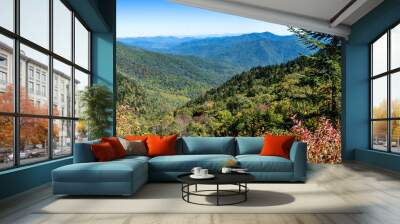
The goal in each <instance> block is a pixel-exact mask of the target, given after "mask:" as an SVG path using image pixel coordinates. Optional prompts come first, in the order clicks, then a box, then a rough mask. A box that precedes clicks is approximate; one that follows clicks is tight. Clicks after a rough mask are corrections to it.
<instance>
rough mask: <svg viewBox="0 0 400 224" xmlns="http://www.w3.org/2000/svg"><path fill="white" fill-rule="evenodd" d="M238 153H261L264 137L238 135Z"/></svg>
mask: <svg viewBox="0 0 400 224" xmlns="http://www.w3.org/2000/svg"><path fill="white" fill-rule="evenodd" d="M236 143H237V144H236V155H245V154H260V152H261V149H262V147H263V143H264V137H237V138H236Z"/></svg>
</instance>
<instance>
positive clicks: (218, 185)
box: [217, 184, 219, 206]
mask: <svg viewBox="0 0 400 224" xmlns="http://www.w3.org/2000/svg"><path fill="white" fill-rule="evenodd" d="M217 206H219V184H217Z"/></svg>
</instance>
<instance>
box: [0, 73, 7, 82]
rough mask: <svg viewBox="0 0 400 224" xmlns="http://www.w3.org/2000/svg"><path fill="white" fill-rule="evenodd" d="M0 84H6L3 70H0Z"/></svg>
mask: <svg viewBox="0 0 400 224" xmlns="http://www.w3.org/2000/svg"><path fill="white" fill-rule="evenodd" d="M0 84H1V85H6V84H7V73H5V72H4V71H0Z"/></svg>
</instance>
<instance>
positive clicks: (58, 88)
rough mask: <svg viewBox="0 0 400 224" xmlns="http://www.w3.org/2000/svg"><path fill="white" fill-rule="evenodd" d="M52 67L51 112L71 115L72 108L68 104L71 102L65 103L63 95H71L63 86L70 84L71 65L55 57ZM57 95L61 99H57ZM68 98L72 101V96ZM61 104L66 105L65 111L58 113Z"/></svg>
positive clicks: (63, 115)
mask: <svg viewBox="0 0 400 224" xmlns="http://www.w3.org/2000/svg"><path fill="white" fill-rule="evenodd" d="M53 67H54V69H53V79H54V81H53V91H54V95H53V114H54V115H61V116H62V117H65V116H67V117H72V108H71V106H70V105H71V104H72V102H68V105H65V100H64V96H65V95H72V92H71V90H70V89H68V90H67V89H65V88H64V85H65V83H70V84H72V67H71V66H69V65H66V64H64V63H62V62H60V61H58V60H55V59H54V60H53ZM60 95H61V96H60ZM59 97H60V100H61V101H59V100H58V99H59ZM70 100H71V101H72V98H71V99H70ZM56 104H57V105H56ZM62 106H65V107H66V111H65V113H60V112H61V111H60V110H61V109H60V107H62Z"/></svg>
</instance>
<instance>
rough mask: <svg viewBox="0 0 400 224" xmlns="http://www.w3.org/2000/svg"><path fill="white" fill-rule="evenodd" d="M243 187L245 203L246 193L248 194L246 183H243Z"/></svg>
mask: <svg viewBox="0 0 400 224" xmlns="http://www.w3.org/2000/svg"><path fill="white" fill-rule="evenodd" d="M244 187H245V189H244V190H245V192H244V201H247V192H248V189H247V183H244Z"/></svg>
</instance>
